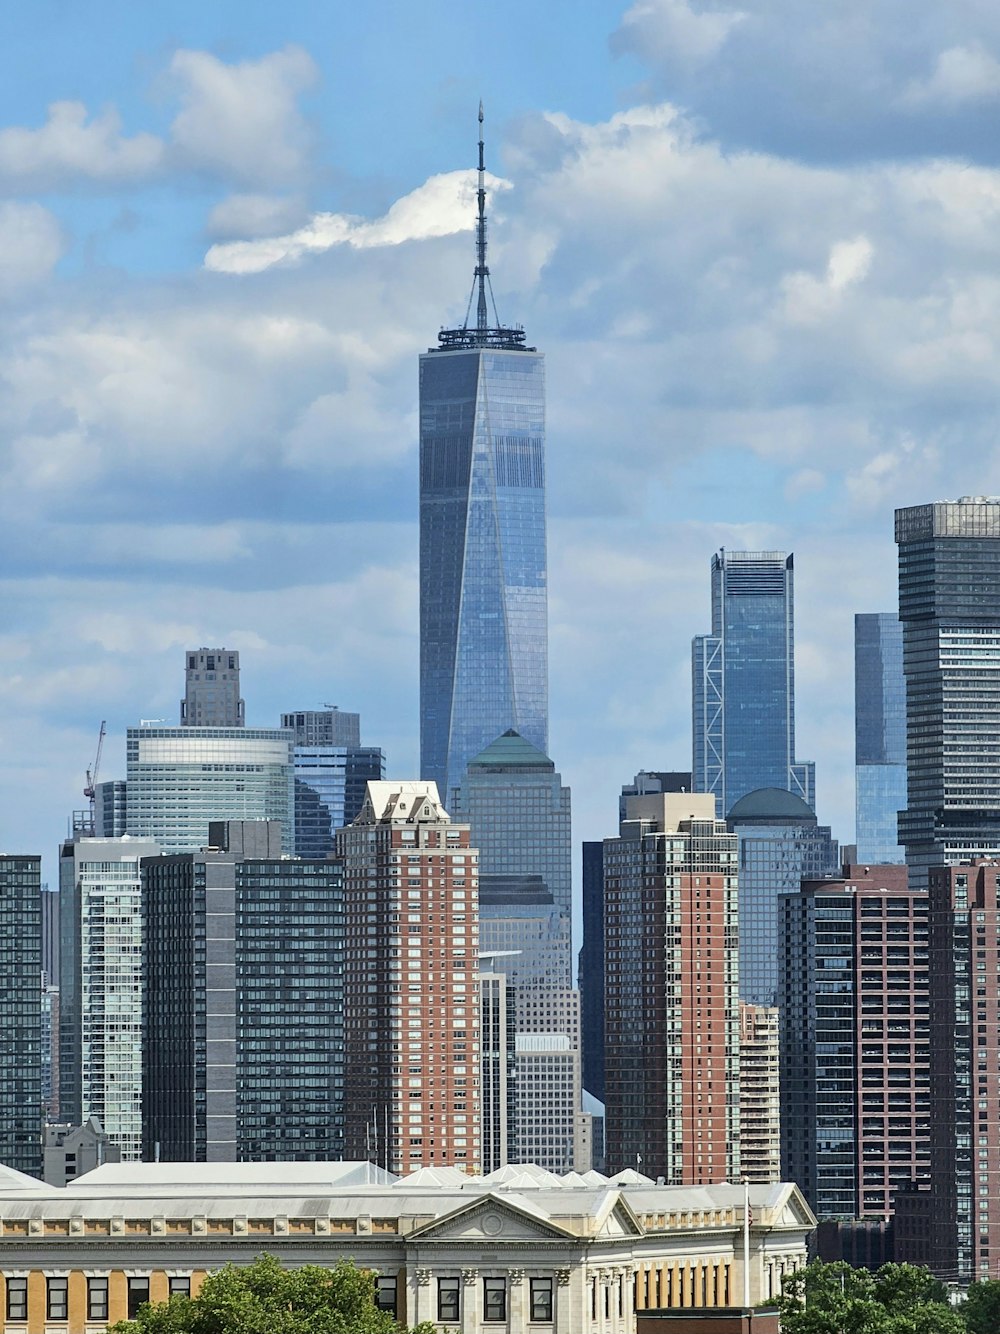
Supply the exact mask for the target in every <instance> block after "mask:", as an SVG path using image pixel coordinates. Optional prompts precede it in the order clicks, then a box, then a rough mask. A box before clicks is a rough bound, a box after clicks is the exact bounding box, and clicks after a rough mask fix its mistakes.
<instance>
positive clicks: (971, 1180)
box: [906, 860, 1000, 1284]
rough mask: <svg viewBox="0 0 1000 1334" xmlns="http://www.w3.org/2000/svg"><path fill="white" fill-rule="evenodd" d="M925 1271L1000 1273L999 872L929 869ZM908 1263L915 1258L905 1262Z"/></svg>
mask: <svg viewBox="0 0 1000 1334" xmlns="http://www.w3.org/2000/svg"><path fill="white" fill-rule="evenodd" d="M928 890H929V892H928V897H929V900H930V931H929V935H930V1106H929V1109H928V1110H929V1116H928V1121H929V1123H930V1132H929V1133H930V1174H929V1176H930V1179H929V1183H928V1184H929V1186H930V1190H929V1193H928V1196H927V1197H925V1199H924V1200H921V1199H920V1195H921V1194H923V1192H920V1193H919V1194H918V1193H917V1192H914V1193H913V1198H912V1199H910V1200H909V1201H908V1203H909V1204H910V1205H911V1206H912V1205H918V1206H919V1205H921V1204H926V1206H927V1207H926V1209H921V1210H920V1212H921V1214H922V1216H923V1218H922V1221H923V1223H924V1228H925V1236H926V1247H927V1249H926V1263H927V1264H928V1266H929V1267H930V1269H931V1270H932V1271H933V1272H934V1273H935V1274H938V1275H939V1276H941V1277H942V1278H948V1279H949V1280H951V1281H953V1282H957V1283H960V1284H966V1283H968V1282H970V1281H971V1280H973V1279H985V1278H996V1276H997V1272H998V1269H1000V1049H998V1041H997V1034H998V1032H1000V981H998V972H1000V968H998V963H1000V907H998V905H1000V897H998V896H1000V863H997V862H995V861H982V860H979V861H976V862H974V863H972V864H971V865H963V866H950V867H949V866H941V867H932V868H931V870H930V876H929V887H928ZM906 1258H909V1256H907V1257H906Z"/></svg>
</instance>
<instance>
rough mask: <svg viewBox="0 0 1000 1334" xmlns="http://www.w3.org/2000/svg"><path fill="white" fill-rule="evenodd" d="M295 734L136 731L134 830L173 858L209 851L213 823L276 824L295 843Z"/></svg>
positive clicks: (131, 778) (132, 736) (130, 739)
mask: <svg viewBox="0 0 1000 1334" xmlns="http://www.w3.org/2000/svg"><path fill="white" fill-rule="evenodd" d="M292 751H293V745H292V733H291V732H288V731H285V730H283V729H279V728H266V727H243V726H240V727H196V726H194V725H193V724H189V725H186V726H183V727H161V726H158V725H153V724H151V725H146V726H140V727H130V728H129V729H128V731H127V733H126V751H125V755H126V777H127V784H128V819H127V824H128V832H129V833H130V834H131V835H132V836H133V837H134V838H142V839H148V840H151V841H152V842H155V843H157V844H159V846H160V847H161V848H162V850H163V851H164V852H165V853H175V852H178V853H179V852H195V851H197V850H198V849H199V848H204V847H206V846H207V845H208V842H209V838H208V826H209V824H210V823H211V822H212V821H213V820H223V821H225V820H276V821H278V823H279V824H280V825H281V839H282V851H283V852H285V853H288V854H291V853H292V852H293V850H294V845H295V824H294V810H295V805H294V803H295V796H294V793H295V788H294V776H293V765H292Z"/></svg>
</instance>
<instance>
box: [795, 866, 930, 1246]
mask: <svg viewBox="0 0 1000 1334" xmlns="http://www.w3.org/2000/svg"><path fill="white" fill-rule="evenodd" d="M781 910H782V937H783V944H782V956H783V980H782V995H781V1070H780V1078H781V1134H782V1173H783V1174H785V1173H790V1174H793V1176H794V1180H795V1181H797V1182H798V1183H799V1184H800V1186H801V1188H802V1190H803V1193H804V1194H805V1195H806V1198H807V1199H808V1200H809V1203H810V1205H811V1207H812V1208H813V1210H814V1212H815V1213H816V1214H817V1216H818V1217H819V1218H821V1219H824V1218H840V1219H853V1218H869V1219H871V1218H886V1217H887V1216H888V1215H890V1214H891V1213H892V1209H893V1198H894V1194H895V1192H896V1191H897V1190H899V1189H901V1188H902V1187H903V1186H905V1185H906V1183H907V1182H909V1181H911V1180H913V1181H916V1180H922V1181H926V1178H927V1171H928V1145H929V1129H928V1120H929V1116H930V1108H929V1104H928V1022H929V1021H928V944H927V941H928V926H927V895H926V894H925V893H921V892H918V891H914V890H912V889H910V888H908V886H907V874H906V867H905V866H847V867H845V868H844V870H843V874H842V875H841V877H839V878H837V879H833V878H831V879H826V880H813V881H805V882H804V883H803V884H802V886H801V889H800V891H799V893H798V894H786V895H784V896H783V897H782V900H781ZM788 1179H792V1177H789V1178H788Z"/></svg>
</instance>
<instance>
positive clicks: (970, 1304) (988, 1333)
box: [962, 1278, 1000, 1334]
mask: <svg viewBox="0 0 1000 1334" xmlns="http://www.w3.org/2000/svg"><path fill="white" fill-rule="evenodd" d="M962 1315H963V1317H964V1318H965V1327H966V1329H967V1330H968V1331H969V1334H996V1331H997V1330H1000V1283H998V1282H997V1280H996V1279H992V1278H988V1279H983V1280H982V1282H980V1283H970V1284H969V1292H968V1295H967V1297H966V1299H965V1302H964V1304H963V1306H962Z"/></svg>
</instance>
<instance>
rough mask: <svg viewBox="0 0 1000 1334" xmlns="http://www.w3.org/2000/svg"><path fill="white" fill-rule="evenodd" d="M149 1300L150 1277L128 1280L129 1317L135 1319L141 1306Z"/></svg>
mask: <svg viewBox="0 0 1000 1334" xmlns="http://www.w3.org/2000/svg"><path fill="white" fill-rule="evenodd" d="M148 1301H149V1279H148V1278H130V1279H129V1281H128V1318H129V1320H134V1319H135V1318H136V1316H137V1315H138V1314H139V1307H140V1306H141V1305H142V1304H143V1302H148Z"/></svg>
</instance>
